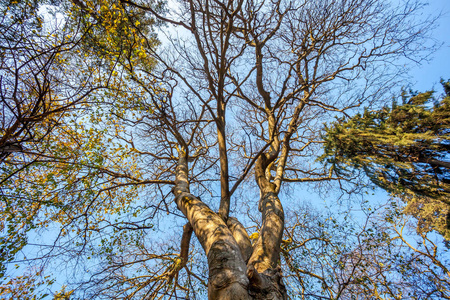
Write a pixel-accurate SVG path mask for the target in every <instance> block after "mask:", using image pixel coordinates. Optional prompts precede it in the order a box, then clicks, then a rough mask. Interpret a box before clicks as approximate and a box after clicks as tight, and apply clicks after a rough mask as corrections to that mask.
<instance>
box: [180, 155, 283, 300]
mask: <svg viewBox="0 0 450 300" xmlns="http://www.w3.org/2000/svg"><path fill="white" fill-rule="evenodd" d="M187 172H188V167H187V160H186V158H185V157H180V159H179V161H178V166H177V170H176V181H175V188H174V190H173V192H174V194H175V201H176V203H177V206H178V208H179V209H180V211H181V212H182V213H183V214H184V215H185V216H186V218H187V219H188V220H189V222H190V224H191V225H192V228H193V231H194V233H195V235H196V236H197V238H198V240H199V242H200V244H201V245H202V247H203V249H204V251H205V253H206V256H207V258H208V267H209V280H208V298H209V299H211V300H214V299H220V300H221V299H224V300H227V299H230V300H241V299H242V300H244V299H245V300H250V299H273V300H278V299H280V300H281V299H286V290H285V288H284V285H283V284H282V281H281V278H282V276H281V272H280V269H279V267H278V264H279V252H280V243H281V236H282V233H283V225H284V223H283V222H284V217H283V210H282V207H281V203H280V200H279V199H278V197H277V195H276V194H275V193H273V192H268V193H264V194H263V195H262V199H261V200H262V203H263V211H262V212H263V227H262V229H261V232H260V235H259V238H258V240H257V242H256V243H255V244H254V245H253V247H252V245H251V243H250V239H249V237H248V234H247V232H246V231H245V228H244V227H243V226H242V224H241V223H240V222H239V221H238V220H237V219H236V218H228V220H227V223H225V222H224V220H223V219H222V218H221V217H220V216H219V214H217V213H215V212H213V211H212V210H211V209H210V208H209V207H208V206H207V205H206V204H205V203H203V202H202V201H201V200H199V199H198V198H197V197H195V196H193V195H192V194H190V192H189V181H188V176H187Z"/></svg>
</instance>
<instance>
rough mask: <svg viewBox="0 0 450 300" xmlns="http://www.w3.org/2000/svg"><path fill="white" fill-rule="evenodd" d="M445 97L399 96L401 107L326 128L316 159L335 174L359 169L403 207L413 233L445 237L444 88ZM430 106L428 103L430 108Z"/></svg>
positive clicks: (448, 120)
mask: <svg viewBox="0 0 450 300" xmlns="http://www.w3.org/2000/svg"><path fill="white" fill-rule="evenodd" d="M442 85H443V86H444V89H445V95H444V96H443V97H442V98H441V99H440V100H437V99H434V98H433V96H432V95H433V92H431V91H430V92H425V93H420V94H418V93H413V94H412V95H409V94H407V93H405V92H404V93H403V94H402V101H403V103H402V104H401V105H398V104H397V103H395V102H394V103H393V104H392V107H383V108H382V109H380V110H375V111H369V110H366V111H365V112H364V114H363V115H361V114H358V115H356V116H354V117H352V118H350V119H347V120H346V119H343V118H342V119H339V120H338V121H337V122H335V123H333V124H332V125H331V126H330V127H328V128H327V129H326V136H325V144H324V148H325V153H324V155H323V156H322V158H321V159H322V160H324V161H326V162H327V163H329V164H331V165H332V166H333V167H334V168H335V169H336V171H337V172H339V173H345V172H348V171H350V170H349V168H360V169H363V170H364V172H365V173H366V175H367V176H369V177H370V179H371V180H372V182H373V183H375V184H376V185H377V186H380V187H382V188H383V189H385V190H387V191H388V192H390V193H392V194H393V195H394V196H397V197H401V198H402V199H403V200H404V201H405V202H407V203H408V206H407V207H406V210H405V212H407V213H411V214H413V215H415V216H416V217H417V219H418V220H419V224H418V231H419V232H423V231H425V232H426V231H429V230H432V229H435V230H437V231H438V232H440V233H441V234H442V235H443V236H444V237H445V238H446V239H449V238H450V231H449V228H450V219H449V218H450V215H449V205H450V203H449V202H448V201H449V200H448V199H449V192H450V186H449V179H450V178H449V173H448V172H449V170H450V163H449V162H448V154H449V150H450V148H449V142H450V139H449V128H450V107H449V104H450V103H449V101H450V94H449V83H448V82H442ZM433 101H434V104H433Z"/></svg>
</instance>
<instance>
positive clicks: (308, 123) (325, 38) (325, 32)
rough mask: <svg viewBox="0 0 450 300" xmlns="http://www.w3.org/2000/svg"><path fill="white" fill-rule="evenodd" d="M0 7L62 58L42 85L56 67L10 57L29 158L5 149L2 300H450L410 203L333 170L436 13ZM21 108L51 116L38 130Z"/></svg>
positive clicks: (366, 7)
mask: <svg viewBox="0 0 450 300" xmlns="http://www.w3.org/2000/svg"><path fill="white" fill-rule="evenodd" d="M28 2H29V3H31V4H33V5H34V6H33V5H31V6H30V5H29V4H28ZM43 4H49V6H47V7H48V9H50V10H53V11H54V13H53V15H52V14H46V15H43V14H42V13H40V9H42V7H43ZM1 5H2V6H1V8H2V10H3V11H2V12H3V14H4V19H5V20H6V19H8V18H9V19H11V20H13V19H14V18H10V16H16V13H14V12H13V11H12V10H11V9H12V8H15V7H26V8H27V9H28V6H30V7H32V8H33V9H34V10H33V11H34V13H35V15H36V18H37V19H38V20H40V19H42V20H48V23H47V25H45V26H44V25H42V30H41V31H39V30H36V32H33V29H34V26H38V27H39V26H40V25H39V24H38V25H34V23H30V24H31V25H29V26H31V27H30V29H31V30H28V29H27V30H24V31H25V33H26V34H28V35H27V36H30V37H29V40H30V41H31V42H30V45H31V47H32V49H34V48H33V47H35V46H36V45H40V46H42V49H44V50H45V51H46V53H49V57H50V56H51V57H55V59H53V58H52V59H50V60H49V59H48V58H47V56H45V58H46V60H44V62H45V63H44V64H45V66H48V69H49V72H47V73H45V72H44V73H43V74H44V75H46V77H45V76H43V75H41V74H42V73H40V72H41V69H42V68H41V69H39V68H38V67H35V66H34V65H35V64H37V63H38V62H39V59H38V60H36V57H37V58H40V57H41V56H40V55H37V54H36V55H35V56H30V58H27V56H26V55H25V54H22V53H23V52H20V51H22V50H20V51H19V50H17V51H16V49H15V48H14V47H9V46H8V47H3V46H2V48H1V49H2V53H1V55H2V56H1V58H4V57H5V58H6V59H5V62H2V69H1V72H2V73H1V74H0V76H1V78H2V82H5V84H4V85H2V91H4V95H5V96H3V97H2V101H3V103H2V105H3V106H4V109H3V107H2V109H3V110H2V111H4V113H3V115H2V117H3V116H4V117H3V119H4V120H6V121H5V122H4V123H3V124H2V126H3V127H2V133H4V136H5V138H4V140H5V141H7V142H8V143H13V144H14V145H13V146H10V145H9V144H8V145H6V144H5V145H6V146H4V145H3V144H0V148H1V149H3V152H2V153H6V154H5V155H4V156H2V160H1V161H0V164H1V165H0V167H1V170H2V173H1V178H0V180H1V186H0V188H1V191H2V194H1V209H2V216H1V226H2V232H3V236H2V240H1V261H2V264H3V266H4V269H3V270H4V271H5V276H4V280H3V283H2V285H1V286H0V295H2V296H3V295H7V296H9V297H10V298H14V297H22V298H24V299H26V298H27V297H28V298H32V297H42V298H45V297H47V296H48V295H49V294H53V296H54V298H58V297H60V298H61V297H71V298H75V299H77V298H80V299H86V298H98V299H206V298H209V299H289V298H293V299H297V298H298V299H300V298H301V299H305V298H306V299H337V298H350V297H352V296H353V295H354V296H356V297H361V298H378V299H380V298H387V297H389V298H395V299H400V298H402V297H410V298H414V297H415V298H420V297H421V296H422V295H426V297H427V298H436V299H438V298H442V297H449V291H450V288H449V286H450V272H449V270H448V269H447V267H446V265H447V261H448V259H447V258H446V257H445V256H444V254H445V251H446V248H442V245H441V244H439V242H436V241H435V240H434V239H433V237H432V236H430V235H429V233H428V232H426V231H425V232H419V234H418V235H415V236H414V242H413V241H412V240H411V238H410V236H409V233H408V232H407V228H409V226H410V225H411V220H409V219H408V218H407V217H406V215H404V214H403V213H402V207H401V205H402V204H401V202H395V201H393V200H391V199H388V197H386V201H382V202H381V203H377V204H375V203H370V202H367V201H368V200H367V199H366V197H365V196H363V192H364V191H366V190H363V189H362V188H361V181H360V180H364V179H361V178H359V177H357V176H354V175H353V174H343V173H342V172H339V169H338V168H337V166H335V165H331V166H330V165H322V164H320V163H318V162H317V158H318V156H320V155H321V153H322V151H323V150H322V146H323V144H324V142H325V140H324V139H323V124H324V123H327V122H330V121H331V120H333V119H334V117H335V116H342V115H348V114H354V113H355V112H357V111H358V110H359V108H360V107H362V106H365V105H379V104H380V103H382V102H383V97H384V96H385V93H386V91H389V90H390V89H391V88H392V87H393V85H395V84H394V83H393V84H391V83H392V82H393V81H392V80H393V79H395V78H397V76H398V75H399V74H401V73H402V72H403V69H402V66H403V65H404V60H408V59H413V60H420V59H422V58H425V57H426V56H427V55H428V53H429V51H430V50H431V49H432V48H433V45H432V44H428V40H427V38H426V37H427V33H428V32H429V30H431V28H432V27H433V18H430V19H423V18H422V19H420V18H417V14H419V13H420V11H421V9H422V8H423V5H424V4H423V3H421V2H420V1H400V2H398V3H397V1H393V2H391V1H387V0H386V1H378V0H376V1H375V0H353V1H348V0H338V1H336V0H334V1H331V0H330V1H328V0H324V1H308V0H298V1H244V0H241V1H215V0H212V1H209V0H206V1H204V0H189V1H173V2H168V3H163V2H159V1H140V0H138V1H129V0H96V1H83V0H73V1H55V2H45V1H34V2H33V1H25V2H23V3H22V2H21V3H19V2H16V1H2V2H1ZM21 5H22V6H21ZM27 5H28V6H27ZM52 16H53V17H52ZM9 19H8V20H9ZM8 22H9V21H8ZM30 22H31V21H30ZM52 22H54V23H52ZM38 23H39V22H38ZM5 24H6V23H5ZM11 24H12V25H11V26H16V28H21V26H22V25H23V24H25V23H24V22H23V21H22V19H20V18H18V21H13V23H11ZM27 24H28V23H27ZM44 24H45V22H44ZM51 24H55V25H54V26H53V27H51ZM11 28H13V27H11ZM50 29H51V30H50ZM15 30H16V29H11V34H10V37H8V38H9V39H19V42H21V41H22V40H21V37H22V36H21V35H14V34H13V33H12V32H15ZM49 31H50V32H49ZM25 33H24V36H25ZM53 35H54V36H53ZM53 38H55V40H52V39H53ZM6 40H8V39H6V38H5V41H6ZM2 43H3V41H2ZM16 44H17V43H16ZM55 47H56V48H55ZM27 49H28V48H27ZM37 50H39V51H37ZM37 50H36V51H37V53H41V52H45V51H44V50H41V48H38V49H37ZM33 51H34V50H33ZM27 55H28V54H27ZM52 55H53V56H52ZM56 58H57V59H56ZM22 59H25V64H24V65H26V66H27V68H28V66H29V70H30V72H31V73H30V74H31V75H29V76H30V77H29V76H28V75H27V73H26V72H25V73H21V72H20V71H19V70H18V68H17V65H18V64H17V63H15V62H20V61H21V60H22ZM19 65H20V64H19ZM19 69H20V68H19ZM10 70H11V71H12V73H8V72H9V71H10ZM28 78H31V79H28ZM41 78H42V79H41ZM41 81H42V82H44V83H45V85H46V86H51V87H52V88H50V89H48V91H47V92H46V93H45V94H43V96H42V97H40V98H39V96H37V97H35V96H34V95H35V93H34V94H33V93H31V92H28V91H30V90H33V89H34V90H37V88H36V86H39V82H41ZM6 82H8V83H6ZM18 82H19V84H17V83H18ZM22 82H23V83H22ZM2 84H3V83H2ZM3 87H4V88H3ZM11 89H15V90H17V91H20V93H19V94H18V93H14V92H11V93H10V92H9V91H11ZM8 93H10V94H8ZM2 95H3V94H2ZM17 95H24V96H23V99H26V101H20V99H22V98H20V97H18V96H17ZM39 99H42V100H39ZM44 99H46V100H47V102H45V101H43V100H44ZM61 99H62V100H61ZM58 101H63V103H64V105H65V106H63V107H62V108H61V109H59V110H57V111H53V110H52V109H53V108H51V107H53V106H55V107H59V106H58V105H61V104H58V103H59V102H58ZM44 102H45V103H46V105H47V106H45V107H43V106H42V104H41V103H44ZM22 103H25V104H22ZM20 105H25V106H26V107H27V108H28V106H31V107H38V108H37V109H36V110H35V111H39V113H40V114H42V112H46V113H45V114H44V115H43V116H42V118H40V119H36V122H34V123H29V122H28V119H26V118H28V116H25V119H23V118H22V119H19V118H18V116H19V117H20V116H22V115H20V114H18V113H16V111H26V109H24V108H21V106H20ZM52 105H53V106H52ZM47 107H50V108H47ZM424 109H425V108H424ZM47 112H51V113H47ZM33 116H34V115H33ZM24 120H25V121H24ZM24 122H25V123H26V124H25V125H23V126H27V127H26V129H24V130H23V131H21V133H20V134H22V135H20V134H15V133H14V132H17V131H13V130H12V129H8V128H10V127H11V126H13V125H11V124H15V123H17V124H24ZM27 122H28V123H27ZM48 124H51V125H48ZM42 126H44V127H43V128H42ZM8 130H9V131H8ZM14 130H16V129H14ZM6 132H12V133H11V134H10V135H9V136H8V137H6V134H5V133H6ZM29 132H32V134H30V133H29ZM30 136H31V137H32V139H29V137H30ZM19 137H20V138H19ZM22 137H23V138H22ZM13 150H14V151H13ZM306 191H310V192H311V193H312V191H316V192H318V194H317V196H316V197H311V196H309V195H308V193H307V192H306ZM354 195H357V197H354ZM344 198H345V199H348V200H347V201H346V203H347V205H346V204H345V203H344V200H343V199H344ZM323 202H325V204H324V205H322V203H323ZM355 208H357V209H359V213H356V216H355V214H354V212H355V211H354V210H355ZM438 248H439V251H437V250H436V249H438ZM14 265H16V266H17V268H18V270H19V271H21V274H19V275H17V273H16V274H15V273H14V270H13V269H14ZM61 266H63V267H62V268H63V269H65V270H70V274H64V276H61V274H62V273H61V272H62V271H61ZM51 270H55V274H53V276H54V277H56V278H58V277H59V278H63V277H67V278H66V279H67V282H64V283H60V285H61V284H64V286H62V287H61V289H60V290H59V291H55V290H50V291H49V288H47V287H46V285H52V284H56V283H55V280H54V279H52V277H46V276H47V275H48V274H49V273H50V272H49V271H51ZM429 274H432V275H429ZM66 284H67V286H66ZM27 287H29V288H30V289H28V290H27ZM30 290H32V291H31V292H30ZM31 294H32V295H33V296H31ZM46 294H48V295H47V296H46Z"/></svg>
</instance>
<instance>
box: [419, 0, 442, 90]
mask: <svg viewBox="0 0 450 300" xmlns="http://www.w3.org/2000/svg"><path fill="white" fill-rule="evenodd" d="M429 2H430V4H429V6H428V7H427V11H426V13H431V14H436V13H439V12H441V11H442V13H443V16H442V18H441V19H440V20H439V21H438V25H439V27H438V28H436V30H435V31H434V32H433V38H435V39H437V40H438V41H440V42H442V43H444V44H443V45H442V47H441V48H440V49H439V50H438V51H437V52H435V53H434V54H433V55H432V56H431V58H432V60H431V61H430V62H429V63H426V62H424V63H422V64H421V65H419V66H416V67H414V68H413V69H412V70H411V75H412V79H411V81H412V83H413V84H414V85H413V86H412V87H411V88H412V89H413V90H417V91H426V90H430V89H432V88H434V89H436V90H437V91H438V92H441V91H442V89H441V87H440V85H439V80H440V78H441V77H442V78H443V79H450V0H429Z"/></svg>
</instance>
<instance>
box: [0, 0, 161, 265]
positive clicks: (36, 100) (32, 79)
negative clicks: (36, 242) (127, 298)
mask: <svg viewBox="0 0 450 300" xmlns="http://www.w3.org/2000/svg"><path fill="white" fill-rule="evenodd" d="M52 4H53V6H52ZM56 4H58V5H59V6H58V7H57V6H55V5H56ZM90 4H93V2H91V3H90ZM101 4H102V5H103V6H101V7H100V8H99V7H97V8H99V10H100V12H97V11H95V10H94V9H93V8H83V9H84V11H82V12H80V8H79V7H78V6H77V5H74V4H72V3H71V2H65V1H45V0H43V1H1V2H0V10H1V25H0V36H1V39H0V51H1V52H0V103H1V107H0V136H1V137H0V169H1V174H0V198H1V203H2V204H1V207H2V221H1V223H0V228H1V229H2V231H4V234H3V235H2V237H1V239H0V247H1V248H0V252H1V254H0V261H1V266H0V272H1V273H2V274H3V271H4V263H5V262H8V261H10V260H11V259H13V258H14V256H15V254H16V253H17V252H18V251H20V250H21V249H22V248H23V247H24V246H25V245H26V243H27V241H26V240H27V238H26V233H27V231H29V230H31V229H33V228H34V227H35V226H36V224H40V223H39V222H38V221H36V220H35V219H36V218H39V217H38V214H39V207H40V206H41V205H42V202H41V201H40V200H39V198H40V197H41V194H42V191H39V190H38V189H39V184H40V183H42V182H40V179H42V178H43V177H45V178H47V177H46V176H47V175H48V174H45V175H43V174H42V173H43V172H42V169H43V168H42V165H43V164H45V163H47V162H55V161H56V162H58V161H59V162H61V161H64V162H65V163H66V164H71V163H74V161H77V160H79V158H80V156H79V155H78V154H77V153H76V151H71V150H72V149H70V147H68V143H70V142H73V141H74V139H77V138H78V139H80V138H81V136H83V137H86V134H88V135H89V134H93V133H94V132H93V131H92V130H91V131H90V132H88V131H85V132H83V134H82V133H81V132H79V128H78V129H77V128H74V127H73V123H74V120H75V119H78V120H79V118H81V119H83V118H87V116H88V115H89V111H90V110H91V106H94V104H95V103H96V102H97V103H98V101H96V100H95V99H96V98H95V97H96V95H98V93H99V92H100V91H104V90H112V89H114V90H115V91H116V92H118V91H120V89H118V88H117V86H116V85H117V83H118V82H119V81H120V74H118V73H117V70H116V65H118V64H119V63H123V61H124V60H125V59H124V58H123V57H126V60H128V61H130V60H135V59H136V58H139V59H140V61H141V62H142V63H147V67H148V69H150V68H151V65H152V63H151V61H150V59H146V58H145V49H144V47H142V45H141V44H142V43H140V42H136V41H135V40H136V31H137V30H138V29H139V28H140V26H138V25H136V24H137V23H136V22H137V19H136V16H134V15H133V14H131V13H129V12H128V14H127V15H125V13H126V12H125V11H123V10H120V9H118V8H117V9H116V10H115V11H114V13H112V14H111V13H109V14H108V15H106V16H105V15H104V14H103V15H102V14H101V12H103V13H105V11H107V9H106V6H105V5H108V6H111V5H113V4H112V3H110V2H107V1H103V2H102V3H101ZM89 9H90V10H89ZM86 10H88V11H86ZM62 12H64V13H65V15H64V16H65V20H66V22H61V21H60V20H58V14H61V13H62ZM93 16H95V18H94V17H93ZM126 17H128V19H127V18H126ZM124 19H126V20H124ZM139 20H141V22H143V23H144V25H143V26H145V28H146V29H147V30H150V29H151V25H152V23H151V22H150V21H149V20H148V19H146V18H143V17H142V18H140V19H139ZM130 22H133V23H132V24H133V26H134V27H130V28H129V27H127V26H128V25H129V23H130ZM111 23H112V24H111ZM124 27H127V28H128V30H123V28H124ZM120 30H121V31H120ZM133 30H134V31H133ZM117 31H120V33H121V35H122V36H121V37H120V39H118V38H117ZM100 35H101V36H102V37H103V38H104V39H108V40H110V41H111V42H110V43H109V48H108V49H107V50H108V51H106V50H105V49H104V48H105V47H102V42H103V43H104V41H102V40H99V38H98V36H100ZM113 40H115V43H113V42H112V41H113ZM130 40H132V41H133V45H134V46H133V51H132V52H127V51H126V50H124V49H123V48H125V46H126V45H128V46H129V47H130V48H131V46H130ZM139 41H140V39H139ZM94 42H95V47H92V45H93V43H94ZM156 44H157V43H156V40H155V38H154V37H152V36H151V35H149V37H148V40H147V45H150V46H151V47H154V46H155V45H156ZM137 46H140V47H137ZM119 52H120V54H121V55H118V53H119ZM86 57H89V59H86ZM121 88H122V89H127V88H128V87H126V85H125V84H122V85H121ZM124 100H125V99H124ZM105 105H106V104H105ZM90 119H91V122H92V121H93V119H92V115H91V116H90ZM78 122H79V121H78ZM77 130H78V132H76V131H77ZM74 131H75V132H74ZM80 141H81V140H80ZM49 180H50V181H51V177H48V180H47V182H48V181H49ZM41 186H42V185H41ZM30 203H33V204H32V205H30ZM46 205H49V206H54V205H56V206H57V205H59V204H58V203H55V201H49V202H48V203H46ZM41 225H42V224H41Z"/></svg>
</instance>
